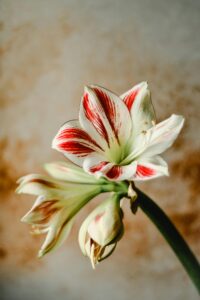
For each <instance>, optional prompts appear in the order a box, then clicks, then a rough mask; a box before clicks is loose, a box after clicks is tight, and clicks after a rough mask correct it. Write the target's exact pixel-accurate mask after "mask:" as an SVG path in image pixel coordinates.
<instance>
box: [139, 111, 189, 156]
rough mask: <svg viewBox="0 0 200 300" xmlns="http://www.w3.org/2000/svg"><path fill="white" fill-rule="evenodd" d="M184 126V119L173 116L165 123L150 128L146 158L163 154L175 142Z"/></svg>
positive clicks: (147, 137)
mask: <svg viewBox="0 0 200 300" xmlns="http://www.w3.org/2000/svg"><path fill="white" fill-rule="evenodd" d="M183 124H184V118H183V117H182V116H179V115H172V116H171V117H170V118H168V119H166V120H165V121H163V122H161V123H158V124H157V125H155V126H153V127H152V128H150V129H149V130H148V131H147V133H146V140H145V141H146V145H145V149H144V151H143V154H142V156H143V155H145V156H149V157H151V156H153V155H157V154H160V153H163V152H164V151H165V150H167V149H168V148H169V147H170V146H171V145H172V144H173V142H174V141H175V139H176V138H177V136H178V134H179V133H180V131H181V129H182V127H183Z"/></svg>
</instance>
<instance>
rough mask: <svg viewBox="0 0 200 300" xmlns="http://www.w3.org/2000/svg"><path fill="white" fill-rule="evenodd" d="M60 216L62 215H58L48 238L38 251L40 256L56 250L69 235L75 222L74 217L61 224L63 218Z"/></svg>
mask: <svg viewBox="0 0 200 300" xmlns="http://www.w3.org/2000/svg"><path fill="white" fill-rule="evenodd" d="M59 218H60V215H58V216H56V219H55V223H54V224H53V225H52V226H51V227H50V228H49V231H48V234H47V236H46V239H45V241H44V243H43V244H42V247H41V249H40V251H39V253H38V257H42V256H44V255H45V254H47V253H48V252H50V251H51V252H52V251H55V250H56V249H57V248H59V247H60V246H61V245H62V244H63V242H64V241H65V240H66V239H67V237H68V236H69V234H70V231H71V228H72V226H73V223H74V218H72V219H71V220H70V221H69V222H64V223H63V224H60V223H61V220H59Z"/></svg>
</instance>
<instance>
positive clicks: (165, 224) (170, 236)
mask: <svg viewBox="0 0 200 300" xmlns="http://www.w3.org/2000/svg"><path fill="white" fill-rule="evenodd" d="M134 189H135V191H136V192H137V195H138V199H137V201H138V206H139V207H140V208H141V209H142V210H143V212H144V213H145V214H146V215H147V216H148V217H149V218H150V219H151V221H152V222H153V223H154V224H155V225H156V227H157V228H158V229H159V231H160V232H161V233H162V235H163V236H164V238H165V239H166V241H167V242H168V243H169V245H170V246H171V247H172V249H173V250H174V252H175V254H176V255H177V257H178V259H179V260H180V262H181V263H182V264H183V266H184V268H185V270H186V272H187V273H188V275H189V277H190V278H191V280H192V281H193V283H194V285H195V286H196V288H197V290H198V292H199V293H200V265H199V262H198V261H197V259H196V257H195V256H194V254H193V253H192V251H191V250H190V248H189V246H188V245H187V243H186V242H185V241H184V239H183V237H182V236H181V234H180V233H179V232H178V231H177V229H176V228H175V226H174V225H173V224H172V222H171V221H170V220H169V218H168V217H167V216H166V214H165V213H164V212H163V211H162V210H161V208H159V207H158V205H157V204H156V203H155V202H154V201H153V200H151V199H150V198H149V197H148V196H147V195H145V194H144V193H143V192H141V191H140V190H139V189H137V188H134Z"/></svg>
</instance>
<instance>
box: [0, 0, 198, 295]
mask: <svg viewBox="0 0 200 300" xmlns="http://www.w3.org/2000/svg"><path fill="white" fill-rule="evenodd" d="M0 3H1V7H0V14H1V18H0V20H1V22H0V30H1V49H0V54H1V81H0V120H1V130H0V138H1V140H0V151H1V153H0V159H1V164H0V176H1V178H0V188H1V198H0V200H1V221H0V233H1V246H0V259H1V296H0V298H1V299H2V300H18V299H19V300H25V299H29V300H39V299H42V300H54V299H60V300H64V299H69V300H79V299H80V300H88V299H94V300H100V299H115V300H122V299H124V300H129V299H141V300H147V299H148V300H160V299H162V300H168V299H176V300H187V299H190V300H196V299H198V295H197V293H196V291H195V289H194V287H193V285H192V284H191V282H190V280H189V279H188V277H187V275H186V273H185V271H184V270H183V268H182V267H181V265H180V264H179V262H178V261H177V259H176V257H175V256H174V254H173V253H172V251H171V250H170V249H169V247H168V245H167V244H166V242H165V241H164V240H163V239H162V237H161V236H160V234H159V233H158V232H157V230H156V229H155V228H154V226H153V225H152V224H151V223H150V222H149V220H148V219H147V218H146V216H144V215H143V214H142V213H141V212H138V214H137V215H136V216H132V215H131V213H130V212H129V210H128V206H125V220H126V221H125V225H126V232H125V236H124V238H123V239H122V241H121V242H120V244H119V245H118V247H117V249H116V251H115V253H114V254H113V255H112V257H110V258H109V259H108V260H107V261H105V262H103V263H102V264H100V265H99V266H98V268H97V270H96V271H93V270H92V268H91V266H90V263H89V261H88V260H87V259H86V258H84V257H83V256H82V254H81V252H80V250H79V248H78V243H77V230H78V226H79V225H80V222H81V221H82V220H83V217H84V216H85V215H86V212H87V211H88V210H89V208H88V209H87V208H86V210H85V211H84V212H83V213H81V215H80V217H79V218H78V220H77V224H76V226H75V227H74V229H73V232H72V235H71V237H70V238H69V240H68V241H67V242H66V243H65V244H64V246H62V248H61V249H59V250H58V251H57V252H56V253H54V254H51V255H48V256H47V257H45V258H44V259H42V260H38V259H37V258H36V254H37V250H38V248H39V245H40V244H41V242H42V239H40V238H38V237H37V238H36V237H32V236H30V235H29V228H28V226H26V225H24V224H22V223H20V221H19V220H20V218H21V216H22V215H23V214H25V212H26V211H27V209H28V208H29V207H30V205H31V204H32V202H33V197H30V196H25V195H24V196H18V195H15V194H14V190H15V188H16V184H15V181H16V179H17V178H18V177H19V176H22V175H24V174H27V173H31V172H39V171H42V169H41V166H42V164H43V163H44V162H47V161H52V160H58V159H63V157H62V156H61V155H60V154H59V153H56V152H55V151H53V150H51V148H50V145H51V140H52V138H53V137H54V135H55V133H56V131H57V129H58V128H59V126H60V125H61V124H62V123H64V122H65V121H66V120H68V119H73V118H76V117H77V114H78V108H79V103H80V97H81V94H82V92H83V86H84V85H85V84H90V83H98V84H100V85H103V86H105V87H107V88H109V89H111V90H113V91H116V92H117V93H122V92H124V91H125V90H126V89H129V88H130V87H131V86H132V85H134V84H136V83H138V82H139V81H142V80H148V81H149V84H150V88H151V90H152V94H153V100H154V105H155V108H156V112H157V116H158V119H159V120H162V119H163V118H166V117H168V116H169V115H170V114H172V113H178V114H182V115H184V116H185V118H186V124H185V127H184V130H183V131H182V133H181V136H180V137H179V139H178V140H177V142H176V143H175V145H174V147H173V149H171V150H169V151H168V152H167V153H166V154H165V158H166V159H167V161H168V162H169V167H170V171H171V177H170V178H162V179H158V180H155V181H152V182H151V181H149V182H148V183H145V184H141V185H140V187H141V188H142V189H143V190H145V191H146V192H148V193H149V195H151V196H152V197H153V198H154V199H155V200H156V201H157V203H159V205H160V206H161V207H163V208H164V209H165V211H166V212H167V213H168V214H169V215H170V217H171V218H172V219H173V221H174V222H175V224H176V225H177V227H178V228H179V229H180V231H181V232H182V234H183V235H184V236H185V238H186V240H187V241H188V242H189V244H190V245H191V247H192V249H193V251H194V252H195V253H196V255H199V256H200V244H199V237H200V227H199V220H200V202H199V199H198V197H199V192H200V184H199V178H200V156H199V146H200V143H199V130H200V129H199V127H200V122H199V107H200V85H199V69H200V39H199V28H200V2H199V1H198V0H194V1H184V0H183V1H181V0H170V1H165V0H162V1H161V0H151V1H148V0H140V1H139V0H135V1H131V0H130V1H119V0H117V1H116V0H112V1H111V0H108V1H106V0H101V1H97V0H93V1H92V0H87V1H81V0H79V1H78V0H77V1H74V0H68V1H65V0H59V1H58V0H57V1H56V0H54V1H53V0H51V1H50V0H49V1H42V0H1V1H0ZM90 208H91V206H90Z"/></svg>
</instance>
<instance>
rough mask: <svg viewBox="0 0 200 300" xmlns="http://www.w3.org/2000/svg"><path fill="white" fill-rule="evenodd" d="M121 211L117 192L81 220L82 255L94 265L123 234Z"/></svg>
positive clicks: (105, 255)
mask: <svg viewBox="0 0 200 300" xmlns="http://www.w3.org/2000/svg"><path fill="white" fill-rule="evenodd" d="M122 219H123V212H122V210H121V208H120V199H119V196H118V195H117V194H114V196H113V197H112V198H110V199H108V200H106V201H104V202H103V203H102V204H101V205H99V206H98V207H97V208H96V209H95V210H94V211H93V212H92V213H91V214H90V215H89V216H88V217H87V218H86V220H85V221H84V222H83V224H82V226H81V228H80V231H79V244H80V247H81V250H82V252H83V254H84V255H86V256H88V257H89V258H90V260H91V263H92V266H93V268H95V265H96V264H97V263H98V262H100V261H102V260H103V259H105V258H106V257H108V256H109V255H110V254H111V253H112V252H113V250H114V248H115V247H116V244H117V242H118V241H119V240H120V239H121V237H122V235H123V231H124V228H123V222H122Z"/></svg>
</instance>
